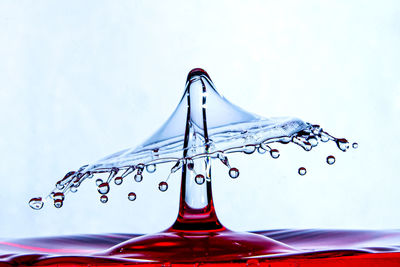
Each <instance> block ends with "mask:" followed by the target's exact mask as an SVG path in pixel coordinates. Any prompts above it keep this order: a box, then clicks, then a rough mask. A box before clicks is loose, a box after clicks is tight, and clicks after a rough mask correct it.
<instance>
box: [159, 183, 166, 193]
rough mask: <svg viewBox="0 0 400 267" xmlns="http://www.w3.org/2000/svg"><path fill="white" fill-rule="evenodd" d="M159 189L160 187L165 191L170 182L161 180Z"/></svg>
mask: <svg viewBox="0 0 400 267" xmlns="http://www.w3.org/2000/svg"><path fill="white" fill-rule="evenodd" d="M158 189H160V191H161V192H165V191H167V189H168V184H167V182H161V183H159V184H158Z"/></svg>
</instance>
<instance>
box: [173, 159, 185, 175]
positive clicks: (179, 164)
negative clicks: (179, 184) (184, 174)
mask: <svg viewBox="0 0 400 267" xmlns="http://www.w3.org/2000/svg"><path fill="white" fill-rule="evenodd" d="M182 165H183V160H178V161H177V162H176V163H175V165H174V166H173V167H172V168H171V173H175V172H177V171H178V170H179V169H180V168H182Z"/></svg>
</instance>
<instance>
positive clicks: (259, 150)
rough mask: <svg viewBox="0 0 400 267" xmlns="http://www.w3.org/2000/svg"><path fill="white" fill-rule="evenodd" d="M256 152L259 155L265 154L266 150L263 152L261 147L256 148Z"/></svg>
mask: <svg viewBox="0 0 400 267" xmlns="http://www.w3.org/2000/svg"><path fill="white" fill-rule="evenodd" d="M257 152H258V153H259V154H264V153H265V152H267V150H265V149H264V148H263V147H262V146H259V147H257Z"/></svg>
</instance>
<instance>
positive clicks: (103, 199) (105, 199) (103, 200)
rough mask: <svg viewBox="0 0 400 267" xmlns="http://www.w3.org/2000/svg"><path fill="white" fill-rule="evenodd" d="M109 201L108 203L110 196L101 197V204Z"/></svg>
mask: <svg viewBox="0 0 400 267" xmlns="http://www.w3.org/2000/svg"><path fill="white" fill-rule="evenodd" d="M107 201H108V196H106V195H102V196H101V197H100V202H101V203H107Z"/></svg>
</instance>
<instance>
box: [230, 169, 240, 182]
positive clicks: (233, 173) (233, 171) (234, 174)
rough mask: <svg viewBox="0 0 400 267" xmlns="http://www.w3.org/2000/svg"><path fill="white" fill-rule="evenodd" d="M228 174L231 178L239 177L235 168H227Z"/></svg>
mask: <svg viewBox="0 0 400 267" xmlns="http://www.w3.org/2000/svg"><path fill="white" fill-rule="evenodd" d="M229 176H230V177H231V178H232V179H236V178H238V177H239V170H238V169H237V168H230V169H229Z"/></svg>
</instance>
